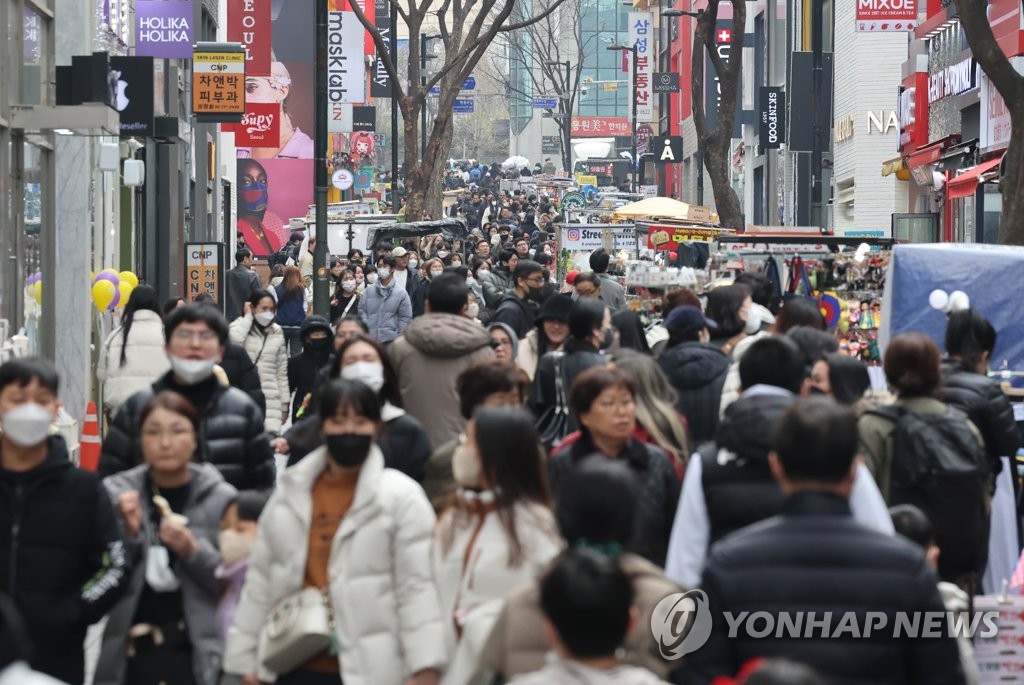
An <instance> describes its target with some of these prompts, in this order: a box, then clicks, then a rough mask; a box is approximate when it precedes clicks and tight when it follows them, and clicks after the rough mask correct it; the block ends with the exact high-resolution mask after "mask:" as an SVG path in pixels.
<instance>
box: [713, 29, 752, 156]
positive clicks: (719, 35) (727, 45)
mask: <svg viewBox="0 0 1024 685" xmlns="http://www.w3.org/2000/svg"><path fill="white" fill-rule="evenodd" d="M732 31H733V28H732V19H719V20H718V21H717V22H716V23H715V52H716V53H717V54H718V58H719V59H720V60H722V64H723V65H725V64H728V63H729V56H730V55H731V54H732ZM739 83H743V74H742V73H741V74H740V76H739ZM721 104H722V83H721V80H720V79H719V78H718V72H716V71H715V64H714V62H712V61H711V60H710V59H705V60H704V112H705V115H706V118H707V122H708V129H715V128H717V127H718V110H719V109H721ZM732 137H733V138H742V137H743V95H742V92H738V93H737V94H736V116H735V117H734V118H733V121H732Z"/></svg>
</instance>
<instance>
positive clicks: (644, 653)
mask: <svg viewBox="0 0 1024 685" xmlns="http://www.w3.org/2000/svg"><path fill="white" fill-rule="evenodd" d="M619 561H620V564H621V565H622V569H623V571H625V573H626V575H627V576H629V577H630V578H631V579H632V581H633V591H634V594H635V595H636V596H635V598H634V602H633V603H634V605H635V606H636V608H637V611H638V612H639V616H637V621H636V628H635V629H634V630H633V631H632V632H630V633H629V635H628V636H627V637H626V645H625V648H626V654H625V656H624V658H623V659H622V662H623V663H624V664H628V665H630V666H641V667H643V668H646V669H647V670H649V671H651V672H653V673H655V674H657V675H658V676H659V677H661V678H664V677H665V676H666V675H667V674H668V672H669V671H670V670H671V669H673V668H675V667H677V666H678V665H679V662H674V661H666V660H665V659H662V658H661V655H660V652H659V650H658V643H657V641H656V640H655V639H654V637H653V635H652V633H651V629H650V628H651V616H652V615H653V614H654V608H655V607H656V606H657V605H658V602H660V601H661V600H662V599H664V598H665V597H667V596H668V595H671V594H674V593H676V592H682V589H681V588H680V587H679V586H678V585H676V584H675V583H673V582H672V581H671V580H669V579H668V578H667V577H665V572H664V571H662V570H661V569H660V568H658V567H657V566H655V565H654V564H652V563H651V562H649V561H647V560H646V559H644V558H643V557H639V556H637V555H635V554H630V553H628V552H627V553H625V554H623V555H622V556H621V557H620V558H619ZM543 622H544V615H543V614H542V613H541V609H540V588H539V586H538V584H537V583H536V582H534V583H529V584H527V585H524V586H522V587H519V588H518V589H516V590H514V591H512V592H511V593H510V594H509V595H508V596H507V597H506V598H505V603H504V607H503V608H502V610H501V613H500V614H499V615H498V618H497V620H496V621H495V623H494V628H493V630H492V631H491V635H490V637H489V638H487V643H486V644H485V645H484V648H483V651H482V652H481V654H480V660H479V662H478V665H477V672H478V673H479V674H496V673H500V674H501V675H502V676H503V677H504V678H505V679H506V680H508V679H510V678H512V676H515V675H519V674H521V673H530V672H531V671H537V670H540V669H541V668H543V667H544V655H545V654H546V653H547V651H548V649H549V647H548V644H547V640H546V639H545V637H544V627H543Z"/></svg>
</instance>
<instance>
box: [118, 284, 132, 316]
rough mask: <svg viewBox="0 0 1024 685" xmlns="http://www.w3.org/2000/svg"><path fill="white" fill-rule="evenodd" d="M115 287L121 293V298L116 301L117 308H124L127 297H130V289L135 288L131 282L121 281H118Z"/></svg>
mask: <svg viewBox="0 0 1024 685" xmlns="http://www.w3.org/2000/svg"><path fill="white" fill-rule="evenodd" d="M117 289H118V291H119V292H120V293H121V299H119V300H118V301H117V308H118V309H124V306H125V305H126V304H128V298H129V297H131V294H132V291H133V290H135V288H134V287H133V286H132V284H131V283H128V282H126V281H121V282H120V283H118V285H117Z"/></svg>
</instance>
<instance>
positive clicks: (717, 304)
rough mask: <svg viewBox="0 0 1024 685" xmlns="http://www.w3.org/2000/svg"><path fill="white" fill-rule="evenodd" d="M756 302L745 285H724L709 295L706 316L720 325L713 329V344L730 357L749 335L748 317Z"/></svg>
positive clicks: (705, 310) (705, 309)
mask: <svg viewBox="0 0 1024 685" xmlns="http://www.w3.org/2000/svg"><path fill="white" fill-rule="evenodd" d="M753 304H754V300H753V298H752V297H751V295H750V288H748V287H747V286H745V285H742V284H741V285H724V286H721V287H719V288H715V289H714V290H712V291H711V292H709V293H708V304H707V307H705V308H704V314H705V315H706V316H707V317H708V318H709V319H711V320H712V321H714V322H715V323H716V324H718V325H717V326H716V327H715V328H713V329H711V340H710V342H711V344H712V345H714V346H716V347H719V348H721V350H722V351H723V352H725V353H726V354H728V355H731V354H732V350H733V348H734V347H735V346H736V343H738V342H739V341H740V340H742V339H743V338H745V337H746V335H747V317H749V316H750V308H751V306H753Z"/></svg>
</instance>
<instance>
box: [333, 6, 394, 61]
mask: <svg viewBox="0 0 1024 685" xmlns="http://www.w3.org/2000/svg"><path fill="white" fill-rule="evenodd" d="M356 4H358V5H359V9H360V10H362V12H363V16H364V17H366V20H367V21H368V22H370V23H371V24H374V25H376V19H377V2H376V0H356ZM330 9H332V10H335V9H336V10H338V11H341V12H352V5H351V4H350V3H349V0H331V8H330ZM386 13H387V10H385V14H386ZM352 14H353V17H352V18H353V19H355V12H352ZM355 20H356V21H357V22H358V21H359V20H358V19H355ZM390 20H391V17H388V23H390ZM376 54H377V48H376V46H375V45H374V44H373V36H371V35H370V32H369V31H367V30H366V29H363V55H364V56H365V57H373V56H374V55H376Z"/></svg>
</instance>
